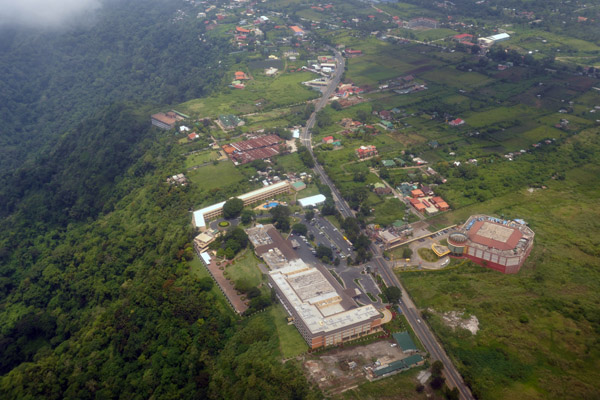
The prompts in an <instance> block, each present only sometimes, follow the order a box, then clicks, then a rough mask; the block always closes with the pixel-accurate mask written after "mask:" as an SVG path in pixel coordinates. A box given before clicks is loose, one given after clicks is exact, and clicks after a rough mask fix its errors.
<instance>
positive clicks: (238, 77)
mask: <svg viewBox="0 0 600 400" xmlns="http://www.w3.org/2000/svg"><path fill="white" fill-rule="evenodd" d="M249 79H250V78H249V77H248V75H246V73H245V72H243V71H236V72H235V73H234V79H233V81H231V85H229V86H230V87H232V88H234V89H244V88H245V87H246V85H244V84H243V83H242V81H247V80H249Z"/></svg>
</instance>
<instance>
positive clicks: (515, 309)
mask: <svg viewBox="0 0 600 400" xmlns="http://www.w3.org/2000/svg"><path fill="white" fill-rule="evenodd" d="M599 176H600V167H599V166H598V165H586V166H583V167H580V168H577V169H574V170H572V171H570V172H568V173H567V177H566V179H565V180H564V181H549V182H548V187H549V188H548V189H547V190H537V191H535V192H533V193H529V192H527V191H524V190H523V191H514V192H512V193H508V194H506V195H504V196H500V197H496V198H494V199H490V200H488V201H486V202H483V203H477V204H473V205H471V206H468V207H464V208H462V209H460V210H456V211H453V212H451V213H447V214H445V215H443V216H441V217H439V218H437V219H434V222H437V225H438V226H446V225H447V224H448V223H450V222H460V221H464V220H465V219H466V217H467V216H468V215H471V214H474V213H477V212H484V213H491V214H495V215H505V216H507V217H510V218H516V217H522V218H525V219H526V220H527V221H528V222H529V224H530V226H531V227H532V229H533V230H534V231H535V232H536V239H535V240H536V243H535V247H534V250H533V252H532V255H531V256H530V258H529V260H528V261H527V263H526V264H525V266H524V267H523V268H522V270H521V272H520V273H519V274H517V275H502V274H500V273H497V272H493V271H490V270H486V269H484V268H481V267H479V266H470V267H461V268H459V269H458V270H449V271H446V272H439V273H429V272H418V273H403V274H401V276H400V278H401V279H402V280H403V282H404V283H405V284H406V286H407V288H408V290H409V291H410V292H411V295H412V296H413V298H414V299H415V300H416V302H417V304H418V306H419V307H421V308H428V307H431V308H433V309H435V310H436V311H450V310H466V312H467V313H469V314H473V315H475V316H477V318H478V319H479V321H480V328H481V330H480V332H479V333H478V334H477V335H476V336H472V335H471V334H470V333H467V332H465V331H456V332H454V331H451V330H450V329H448V328H446V327H445V326H444V325H443V323H442V322H441V320H440V318H439V317H437V316H435V315H433V316H432V317H431V318H430V321H431V324H432V327H433V328H434V330H435V331H436V333H437V335H438V337H439V338H440V339H441V340H442V341H443V342H444V343H445V344H446V345H447V346H448V348H449V353H450V354H451V355H452V357H453V358H454V359H455V360H456V361H457V362H458V366H459V368H460V369H461V371H462V372H463V373H464V374H465V375H466V377H467V380H469V381H471V382H473V384H474V386H475V391H476V393H477V394H478V395H479V396H481V397H483V398H492V399H493V398H512V397H515V396H516V397H520V396H522V394H523V391H525V392H526V393H528V394H529V396H530V397H532V398H533V397H551V398H558V397H560V398H583V397H588V396H589V395H590V394H591V393H593V392H595V390H594V389H593V387H594V382H596V381H597V379H598V378H599V376H598V375H599V374H598V367H599V366H600V365H599V364H600V363H599V361H598V360H600V358H599V357H598V356H599V355H600V354H599V353H600V351H599V348H598V342H597V341H596V340H592V341H590V338H591V337H594V336H595V334H594V332H595V330H597V329H598V322H599V320H598V319H597V317H596V316H595V315H596V312H595V311H593V310H597V303H598V301H600V296H598V289H599V287H598V286H600V285H599V284H598V282H600V279H599V278H600V276H599V274H600V272H598V271H599V270H598V268H597V267H598V266H599V263H598V258H597V256H598V254H600V241H599V240H598V238H599V237H600V235H599V233H600V224H598V222H597V221H598V220H600V206H599V205H598V202H597V199H598V198H599V197H600V189H599V188H600V178H599ZM582 204H585V211H584V209H583V207H582ZM508 299H510V300H508ZM567 388H568V389H567Z"/></svg>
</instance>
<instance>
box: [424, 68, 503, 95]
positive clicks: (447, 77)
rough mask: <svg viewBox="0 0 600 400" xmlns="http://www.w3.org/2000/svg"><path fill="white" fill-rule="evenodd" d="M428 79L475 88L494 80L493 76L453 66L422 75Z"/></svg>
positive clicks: (456, 86) (458, 86) (461, 87)
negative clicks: (464, 70) (460, 69)
mask: <svg viewBox="0 0 600 400" xmlns="http://www.w3.org/2000/svg"><path fill="white" fill-rule="evenodd" d="M421 77H422V78H423V79H426V80H427V81H432V82H436V83H439V84H442V85H445V86H449V87H453V88H457V89H465V90H467V89H474V88H478V87H481V86H484V85H486V84H488V83H490V82H492V79H491V78H488V77H487V76H485V75H482V74H480V73H477V72H463V71H459V70H457V69H455V68H452V67H443V68H439V69H436V70H432V71H428V72H425V73H424V74H422V75H421Z"/></svg>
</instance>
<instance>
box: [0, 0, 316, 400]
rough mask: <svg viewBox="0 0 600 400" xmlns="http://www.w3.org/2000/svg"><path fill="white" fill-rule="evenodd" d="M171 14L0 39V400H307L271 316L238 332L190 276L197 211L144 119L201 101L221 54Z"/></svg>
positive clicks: (215, 42) (122, 17) (120, 8)
mask: <svg viewBox="0 0 600 400" xmlns="http://www.w3.org/2000/svg"><path fill="white" fill-rule="evenodd" d="M175 3H177V5H174V2H172V1H166V0H150V1H141V0H130V1H108V2H106V4H105V6H104V7H103V8H102V9H101V10H100V11H99V14H98V15H97V19H96V21H95V22H94V24H93V25H91V26H86V27H85V28H82V27H79V28H77V29H72V30H68V31H63V32H35V31H27V32H25V31H17V30H7V29H5V30H4V31H3V32H2V34H0V48H1V49H2V51H1V52H0V71H1V73H2V76H3V79H2V80H1V81H0V115H1V116H2V130H1V131H0V218H1V219H0V232H1V234H0V320H1V321H2V324H1V326H0V354H2V357H0V375H1V376H0V398H2V399H17V398H41V397H42V398H49V399H62V398H77V399H85V398H127V399H134V398H139V399H145V398H150V397H153V398H174V399H175V398H176V399H179V398H206V397H209V398H215V399H216V398H223V397H229V398H238V397H237V396H238V395H239V394H240V393H243V394H244V396H246V397H248V398H274V399H275V398H284V397H288V398H292V397H296V398H298V397H307V396H309V397H310V396H313V395H314V393H313V391H312V389H311V388H310V387H309V385H308V383H307V382H306V380H305V379H304V378H303V376H302V374H301V373H300V372H299V370H298V369H297V367H296V366H294V365H293V364H288V365H287V366H286V367H285V368H282V367H281V363H280V361H279V358H278V357H279V356H280V354H278V350H277V349H278V339H277V336H273V333H272V332H273V330H271V329H269V330H264V329H262V330H261V327H260V326H256V324H257V323H258V321H261V322H262V324H263V325H264V326H268V325H269V324H272V321H271V320H270V318H271V317H270V316H269V315H265V316H264V317H261V319H260V320H253V321H254V322H253V323H252V324H250V326H248V327H245V326H244V325H246V324H248V322H240V321H239V320H238V319H237V318H236V317H235V316H234V314H233V313H232V311H231V310H230V309H229V308H228V307H227V306H226V305H225V304H224V303H223V300H222V299H221V298H219V297H218V296H219V295H218V291H217V289H216V288H214V287H213V282H212V280H211V279H207V278H203V279H201V278H197V277H196V276H195V275H192V274H191V273H190V262H191V260H192V254H193V250H192V248H191V244H190V241H191V239H192V234H193V232H192V228H191V226H190V224H189V214H188V210H189V208H190V207H191V206H192V205H193V204H196V203H197V201H198V199H194V198H192V194H191V192H190V191H189V190H188V189H187V188H185V187H183V188H182V187H175V186H171V185H169V184H167V183H166V182H165V180H166V177H167V176H168V175H170V174H172V173H173V171H177V170H181V169H182V168H183V159H182V158H181V157H180V156H179V152H178V151H175V150H173V146H174V144H173V138H172V137H170V136H168V135H166V134H165V133H164V132H163V131H160V130H158V129H156V128H152V127H151V125H150V121H149V114H150V113H151V111H153V110H155V109H156V108H158V107H160V106H161V105H164V104H169V103H173V102H177V101H180V100H186V99H189V98H192V97H198V96H201V95H204V94H206V93H208V92H209V91H210V90H213V89H214V86H215V85H214V84H215V83H216V82H219V81H220V79H221V73H222V71H219V70H218V69H217V68H213V67H214V66H216V65H217V63H218V61H219V57H220V56H221V55H223V56H224V57H226V56H227V53H228V52H229V47H228V45H227V44H225V43H221V42H220V41H219V39H209V40H207V41H205V42H201V41H199V40H198V36H199V35H200V34H201V33H202V32H203V30H204V27H203V26H202V25H201V24H200V23H196V21H195V20H191V22H190V23H187V24H180V23H174V22H173V21H172V20H171V16H172V15H173V13H174V12H175V10H176V9H177V7H178V6H181V5H183V6H185V3H184V2H182V3H181V4H179V3H178V2H175ZM238 325H240V326H239V327H238ZM236 332H238V333H236ZM223 349H227V350H226V351H222V350H223ZM266 350H268V351H266ZM223 366H227V368H226V369H224V368H223ZM255 366H256V368H255ZM248 380H252V381H257V382H260V384H259V385H255V386H252V385H248V384H247V382H248ZM209 383H210V384H209ZM240 385H241V386H240Z"/></svg>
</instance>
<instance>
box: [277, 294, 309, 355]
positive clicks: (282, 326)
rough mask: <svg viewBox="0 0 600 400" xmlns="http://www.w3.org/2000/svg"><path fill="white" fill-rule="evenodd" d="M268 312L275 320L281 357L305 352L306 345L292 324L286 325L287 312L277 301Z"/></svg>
mask: <svg viewBox="0 0 600 400" xmlns="http://www.w3.org/2000/svg"><path fill="white" fill-rule="evenodd" d="M269 313H270V314H271V317H272V318H273V321H274V322H275V326H276V328H277V335H278V336H279V347H280V350H281V354H282V355H283V358H291V357H295V356H297V355H300V354H303V353H306V351H307V350H308V345H307V344H306V341H305V340H304V338H303V337H302V336H301V335H300V332H298V329H296V327H295V326H294V325H288V323H287V317H288V314H287V312H286V311H285V309H284V308H283V306H282V305H281V304H279V303H277V304H275V305H273V306H272V307H271V308H270V310H269Z"/></svg>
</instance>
